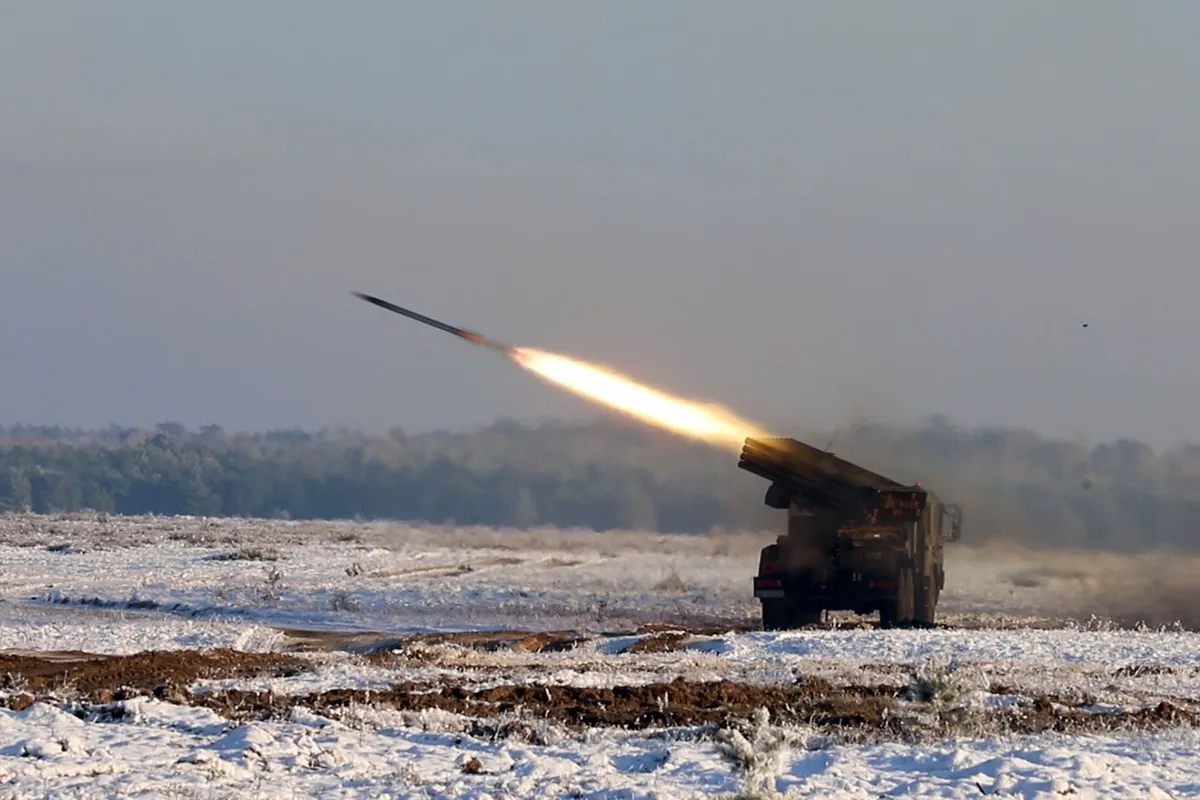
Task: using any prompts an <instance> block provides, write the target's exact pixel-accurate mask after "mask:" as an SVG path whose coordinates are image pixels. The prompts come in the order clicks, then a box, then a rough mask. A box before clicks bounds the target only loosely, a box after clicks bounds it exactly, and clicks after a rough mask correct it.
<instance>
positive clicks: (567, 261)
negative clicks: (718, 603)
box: [0, 0, 1200, 443]
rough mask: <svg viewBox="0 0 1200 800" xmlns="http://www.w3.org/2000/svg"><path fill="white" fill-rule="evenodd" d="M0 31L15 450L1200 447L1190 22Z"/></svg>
mask: <svg viewBox="0 0 1200 800" xmlns="http://www.w3.org/2000/svg"><path fill="white" fill-rule="evenodd" d="M2 6H3V14H2V18H3V20H4V22H3V24H2V25H0V422H5V423H12V422H39V423H55V422H57V423H63V424H71V425H84V426H96V425H105V424H107V423H109V422H114V421H115V422H118V423H122V424H152V423H154V422H157V421H163V420H178V421H182V422H185V423H187V424H189V425H197V424H203V423H207V422H217V423H220V424H223V425H225V426H227V427H229V428H234V429H248V428H249V429H261V428H266V427H277V426H287V425H302V426H305V427H316V426H321V425H325V424H348V425H357V426H362V427H365V428H368V429H372V430H376V429H383V428H387V427H390V426H392V425H400V426H403V427H406V428H410V429H413V430H421V429H427V428H430V427H434V426H453V427H458V426H465V425H474V424H477V423H484V422H488V421H491V420H492V419H494V418H496V417H500V416H510V417H536V416H540V415H576V414H590V413H591V412H592V409H591V408H590V407H589V406H587V405H585V404H583V403H582V402H577V401H574V400H572V399H568V398H567V397H565V396H564V395H563V394H562V393H561V392H559V391H558V390H557V389H554V388H552V387H549V386H546V385H543V384H541V383H540V382H538V381H537V380H536V379H534V378H532V377H531V376H529V375H526V374H525V373H523V372H521V371H520V370H519V369H517V368H516V367H513V366H511V365H509V364H507V363H505V362H504V361H503V360H502V359H500V358H497V357H495V356H494V355H492V354H490V353H488V352H486V351H483V350H480V349H478V348H472V347H470V346H467V345H465V344H463V343H462V342H459V341H456V340H454V339H452V338H451V337H449V336H446V335H445V334H442V333H438V332H436V331H433V330H430V329H426V328H424V327H422V326H419V325H417V324H416V323H413V322H410V321H407V320H404V319H401V318H399V317H393V316H391V315H388V314H386V313H385V312H383V311H381V310H379V309H376V308H373V307H371V306H368V305H366V304H364V303H362V302H361V301H359V300H357V299H355V298H353V297H351V295H350V294H349V292H350V291H351V290H361V291H367V292H371V293H375V294H379V295H381V296H383V297H385V298H388V299H391V300H393V301H395V302H397V303H400V304H402V305H410V306H412V307H414V308H416V309H418V310H420V311H423V312H424V313H427V314H430V315H433V316H438V317H441V318H444V319H446V320H448V321H450V322H453V323H456V324H460V325H464V326H467V327H472V328H475V329H477V330H481V331H483V332H485V333H489V334H492V335H494V336H495V337H497V338H499V339H502V340H505V341H511V342H514V343H517V344H527V345H533V346H541V347H545V348H548V349H553V350H557V351H560V352H565V353H567V354H572V355H576V356H579V357H583V358H589V359H595V360H599V361H602V362H605V363H608V364H610V365H612V366H615V367H618V368H621V369H623V370H625V371H627V372H629V373H630V374H632V375H633V376H634V377H637V378H640V379H644V380H646V381H648V382H651V383H654V384H656V385H658V386H660V387H662V388H665V389H668V390H672V391H676V392H680V393H683V394H686V395H691V396H694V397H698V398H701V399H707V400H712V401H717V402H722V403H724V404H726V405H729V406H730V407H732V408H734V409H736V410H737V411H739V412H740V413H742V414H744V415H746V416H750V417H753V418H757V419H759V420H762V421H763V422H765V423H768V424H771V425H779V426H786V427H794V426H804V427H807V426H809V425H826V424H831V423H837V422H839V421H843V420H849V419H853V418H856V417H858V416H860V415H866V416H870V417H874V418H886V419H913V418H917V417H921V416H924V415H926V414H931V413H939V412H940V413H945V414H947V415H949V416H950V417H951V418H953V419H955V420H957V421H960V422H964V423H971V424H973V423H1002V424H1016V425H1026V426H1031V427H1034V428H1036V429H1038V430H1041V431H1043V432H1046V433H1051V434H1060V435H1068V436H1069V435H1073V434H1075V433H1077V432H1083V433H1086V434H1089V435H1091V436H1094V437H1110V436H1118V435H1129V436H1134V437H1140V438H1144V439H1148V440H1150V441H1153V442H1157V443H1163V442H1168V441H1174V440H1178V439H1192V440H1196V439H1200V363H1198V362H1197V359H1196V352H1197V345H1198V344H1200V316H1198V314H1197V308H1200V247H1198V239H1197V237H1198V231H1200V158H1197V152H1198V150H1197V148H1198V147H1200V101H1198V100H1197V98H1200V48H1197V46H1196V42H1197V41H1200V4H1196V3H1195V2H1194V0H1192V1H1189V0H1179V1H1178V2H1167V1H1166V0H1163V1H1161V2H1156V3H1150V4H1132V3H1127V2H1098V0H1086V1H1083V0H1081V1H1080V2H1059V3H1046V2H1040V1H1039V2H1014V1H1013V0H1010V1H1009V2H1005V3H992V4H978V3H969V4H968V3H962V2H955V1H951V0H947V1H946V2H918V1H917V0H909V2H905V3H873V4H862V3H831V2H819V3H818V2H800V1H799V0H780V1H779V2H753V0H748V1H747V2H738V3H731V2H715V1H714V2H697V1H696V0H688V1H686V2H685V1H684V0H679V1H678V2H666V1H665V0H656V1H655V2H652V3H648V2H644V0H631V1H630V2H614V1H613V0H608V1H607V2H604V3H600V2H595V3H591V4H587V5H584V4H580V3H561V2H551V1H550V0H546V2H538V3H535V2H516V1H515V0H514V2H505V3H494V2H492V3H471V2H465V1H460V2H454V3H443V2H423V3H406V2H398V1H397V0H390V1H388V2H383V1H381V2H366V1H365V0H359V1H358V2H355V3H343V4H336V5H335V4H332V3H327V2H315V1H310V2H299V1H298V0H287V1H286V2H284V1H283V0H280V1H279V2H265V1H264V0H257V1H256V2H253V3H248V2H215V1H214V0H209V2H205V3H188V4H182V3H169V4H168V3H161V2H152V1H151V0H146V1H145V2H126V1H123V0H107V1H106V2H104V3H97V2H94V0H79V1H78V2H68V1H67V0H55V2H44V1H43V0H26V2H17V1H16V0H7V1H6V2H3V3H2ZM1084 323H1088V324H1089V327H1088V328H1083V327H1082V326H1083V324H1084Z"/></svg>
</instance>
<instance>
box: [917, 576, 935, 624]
mask: <svg viewBox="0 0 1200 800" xmlns="http://www.w3.org/2000/svg"><path fill="white" fill-rule="evenodd" d="M920 583H921V588H920V591H919V592H918V593H917V608H916V611H917V613H916V622H917V623H918V624H919V625H922V626H927V627H933V625H934V624H935V623H936V622H937V599H938V590H937V583H936V579H935V578H922V580H921V581H920Z"/></svg>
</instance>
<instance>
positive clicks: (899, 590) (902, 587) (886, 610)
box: [879, 567, 917, 628]
mask: <svg viewBox="0 0 1200 800" xmlns="http://www.w3.org/2000/svg"><path fill="white" fill-rule="evenodd" d="M896 583H897V586H896V596H895V599H893V600H888V601H885V602H884V603H883V607H882V608H880V609H879V627H881V628H891V627H894V626H896V625H904V624H906V623H911V622H912V621H913V618H914V617H915V616H916V613H915V612H916V604H917V596H916V588H915V586H914V585H913V584H914V581H913V569H912V567H905V568H903V569H901V570H900V572H899V574H898V575H897V576H896Z"/></svg>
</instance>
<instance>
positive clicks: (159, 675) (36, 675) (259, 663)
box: [0, 650, 308, 703]
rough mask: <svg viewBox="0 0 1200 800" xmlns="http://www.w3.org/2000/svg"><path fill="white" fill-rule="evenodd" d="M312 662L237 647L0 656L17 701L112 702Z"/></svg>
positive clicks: (297, 668) (291, 670)
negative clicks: (46, 698)
mask: <svg viewBox="0 0 1200 800" xmlns="http://www.w3.org/2000/svg"><path fill="white" fill-rule="evenodd" d="M306 669H308V666H307V665H306V664H305V663H304V662H303V661H300V660H299V659H297V658H295V657H293V656H287V655H280V654H277V653H244V652H241V651H238V650H207V651H203V652H201V651H197V650H175V651H158V652H145V653H137V654H135V655H129V656H110V655H95V654H90V653H47V654H39V655H28V654H11V653H9V654H0V674H3V676H4V677H3V680H2V681H0V687H2V688H3V690H4V692H5V693H7V694H8V695H9V698H10V700H11V701H12V702H13V703H19V702H25V701H22V700H20V698H21V696H24V697H25V698H26V701H31V700H32V697H42V696H57V697H67V696H70V697H80V698H86V699H89V700H92V701H94V702H108V701H111V700H113V699H119V697H120V696H121V695H137V694H147V693H151V692H156V693H158V694H160V695H161V694H163V693H164V692H170V693H171V694H174V695H178V694H180V692H182V691H183V689H182V687H186V686H188V685H189V684H191V683H193V682H195V681H197V680H220V679H223V678H245V677H258V676H275V677H283V676H288V675H295V674H298V673H300V672H302V671H304V670H306Z"/></svg>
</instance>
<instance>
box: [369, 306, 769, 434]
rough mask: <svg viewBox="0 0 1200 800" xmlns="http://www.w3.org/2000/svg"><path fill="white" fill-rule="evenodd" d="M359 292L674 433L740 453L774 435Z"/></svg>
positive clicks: (706, 407)
mask: <svg viewBox="0 0 1200 800" xmlns="http://www.w3.org/2000/svg"><path fill="white" fill-rule="evenodd" d="M354 294H355V296H357V297H358V298H360V299H362V300H366V301H367V302H368V303H371V304H372V305H376V306H379V307H380V308H383V309H386V310H388V311H391V312H392V313H394V314H399V315H401V316H404V317H408V318H409V319H415V320H416V321H417V322H420V323H423V324H425V325H428V326H430V327H432V328H437V329H438V330H441V331H445V332H446V333H449V334H451V335H453V336H457V337H458V338H460V339H465V340H466V341H468V342H471V343H472V344H477V345H480V346H482V347H486V348H488V349H490V350H494V351H496V352H498V353H503V354H504V355H506V356H508V357H509V358H511V359H512V360H514V361H516V362H517V363H518V364H520V365H521V366H522V367H524V368H525V369H527V370H529V371H530V372H532V373H534V374H535V375H538V376H539V377H541V378H543V379H545V380H547V381H549V382H551V383H554V384H557V385H558V386H561V387H563V388H565V389H569V390H570V391H572V392H575V393H576V394H579V395H582V396H584V397H587V398H589V399H591V400H595V401H596V402H598V403H602V404H604V405H606V406H608V407H609V408H614V409H616V410H618V411H622V412H624V413H626V414H628V415H629V416H632V417H635V418H637V419H640V420H642V421H643V422H648V423H650V424H652V425H657V426H658V427H660V428H665V429H666V430H669V431H673V432H674V433H678V434H682V435H684V436H690V437H691V438H693V439H700V440H702V441H705V442H708V443H709V444H712V445H716V446H719V447H727V448H729V449H731V450H733V451H734V452H740V451H741V449H742V444H743V442H744V441H745V439H746V437H747V436H754V437H764V436H770V434H769V433H767V432H766V431H764V430H763V429H762V428H760V427H759V426H758V425H755V424H754V423H752V422H747V421H746V420H744V419H740V418H739V417H737V416H736V415H735V414H733V413H732V412H730V411H727V410H726V409H724V408H721V407H720V406H718V405H713V404H711V403H697V402H694V401H691V400H684V399H683V398H680V397H672V396H671V395H669V394H664V393H663V392H659V391H657V390H655V389H651V388H649V387H647V386H642V385H641V384H640V383H637V382H636V381H633V380H630V379H629V378H626V377H625V376H623V375H618V374H617V373H615V372H611V371H609V370H606V369H602V368H600V367H598V366H596V365H594V364H588V363H587V362H584V361H576V360H575V359H573V358H567V357H566V356H561V355H557V354H555V353H547V352H546V351H544V350H535V349H534V348H531V347H510V346H509V345H506V344H502V343H501V342H497V341H495V340H493V339H489V338H488V337H486V336H484V335H483V334H480V333H475V332H474V331H469V330H467V329H466V328H460V327H458V326H457V325H450V324H448V323H446V322H442V321H440V320H436V319H434V318H433V317H427V316H425V315H424V314H418V313H417V312H416V311H413V310H412V309H409V308H401V307H400V306H398V305H396V304H394V303H389V302H388V301H387V300H381V299H380V298H378V297H374V296H373V295H369V294H363V293H362V292H354Z"/></svg>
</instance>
